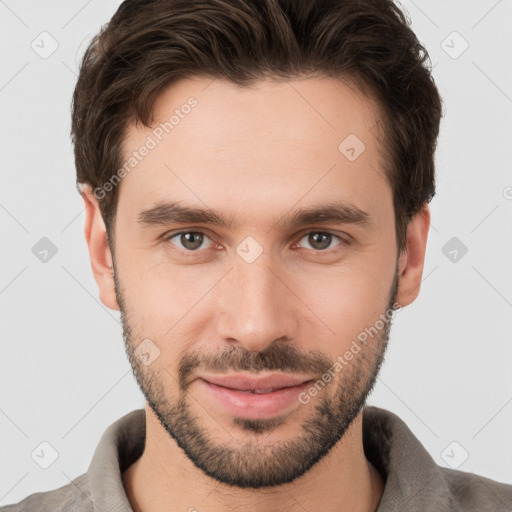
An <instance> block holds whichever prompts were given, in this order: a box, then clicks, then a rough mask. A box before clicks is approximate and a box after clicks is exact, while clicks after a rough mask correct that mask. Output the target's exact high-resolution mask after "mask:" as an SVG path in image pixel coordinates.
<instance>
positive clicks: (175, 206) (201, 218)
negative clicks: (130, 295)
mask: <svg viewBox="0 0 512 512" xmlns="http://www.w3.org/2000/svg"><path fill="white" fill-rule="evenodd" d="M138 223H139V224H140V225H142V226H147V227H149V226H162V225H167V224H173V223H174V224H189V223H191V224H210V225H215V226H220V227H223V228H226V229H229V230H234V229H236V228H237V227H238V223H237V222H236V221H235V219H234V217H233V216H230V217H226V216H224V215H223V214H221V213H219V212H216V211H215V210H212V209H209V208H202V207H195V206H186V205H182V204H180V201H168V202H167V201H166V202H160V203H158V204H156V205H155V206H154V207H152V208H149V209H147V210H143V211H141V212H140V213H139V215H138ZM315 223H335V224H358V225H371V224H373V223H374V222H373V220H372V216H371V215H370V214H369V213H368V212H365V211H364V210H362V209H361V208H359V207H358V206H356V205H354V204H350V203H342V202H331V203H327V204H321V205H317V206H315V205H313V206H309V207H308V208H301V209H299V210H297V211H295V212H292V213H287V214H286V215H284V216H283V217H282V218H281V219H279V220H278V221H277V222H276V223H275V224H274V226H273V227H279V228H285V227H289V228H296V227H299V226H302V225H306V224H315Z"/></svg>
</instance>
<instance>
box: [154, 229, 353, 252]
mask: <svg viewBox="0 0 512 512" xmlns="http://www.w3.org/2000/svg"><path fill="white" fill-rule="evenodd" d="M190 233H194V234H200V235H203V236H206V237H207V238H210V237H209V236H208V235H207V234H206V233H205V232H203V231H192V230H186V231H177V232H172V233H168V234H166V235H165V236H164V240H165V241H166V242H171V239H173V238H175V237H177V236H179V235H185V234H190ZM311 234H322V235H330V236H332V237H334V238H336V239H338V241H339V243H338V244H337V245H335V246H334V247H332V248H330V249H323V250H315V249H308V250H310V251H312V252H314V253H317V254H318V255H321V254H332V253H333V252H337V251H338V250H340V246H344V245H349V241H348V240H347V239H346V238H344V237H342V236H341V235H337V234H336V233H332V232H331V231H324V230H319V229H316V230H310V231H307V232H305V233H302V234H301V235H300V237H299V239H298V241H299V242H300V241H301V240H302V239H303V238H304V237H305V236H307V235H311ZM210 240H211V238H210ZM172 245H174V244H172ZM175 247H176V250H177V251H178V252H179V253H180V254H182V255H184V256H186V257H192V258H193V257H197V256H199V255H201V253H202V252H203V251H206V249H197V250H195V251H191V250H186V249H181V248H179V247H177V246H175Z"/></svg>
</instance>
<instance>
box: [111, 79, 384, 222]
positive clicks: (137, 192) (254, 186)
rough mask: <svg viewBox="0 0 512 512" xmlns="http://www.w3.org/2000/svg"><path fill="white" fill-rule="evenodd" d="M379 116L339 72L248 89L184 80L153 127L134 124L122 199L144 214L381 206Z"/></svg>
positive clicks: (165, 96) (161, 102) (161, 100)
mask: <svg viewBox="0 0 512 512" xmlns="http://www.w3.org/2000/svg"><path fill="white" fill-rule="evenodd" d="M378 122H379V116H378V111H377V109H376V107H375V105H374V103H373V102H372V101H371V100H370V99H369V98H368V97H366V96H365V95H364V94H363V93H362V92H361V91H359V90H358V89H357V88H356V87H355V86H353V85H350V84H348V83H346V82H343V81H341V80H337V79H333V78H307V79H301V80H291V81H281V82H276V81H274V80H272V79H270V78H269V79H265V80H263V81H261V82H258V83H256V84H254V85H251V86H250V87H240V86H238V85H235V84H233V83H231V82H227V81H223V80H211V79H204V78H193V79H182V80H180V81H178V82H176V83H174V84H173V85H172V86H170V87H168V88H167V89H166V90H165V91H164V92H163V93H162V94H161V95H160V96H159V97H158V98H157V101H156V102H155V105H154V122H153V125H152V126H151V127H150V128H147V127H141V126H140V125H130V127H129V130H128V133H127V137H126V139H125V141H124V155H125V162H124V163H125V164H126V163H127V162H128V161H129V160H130V159H131V160H132V162H131V163H132V164H134V165H133V166H130V165H127V166H126V168H127V169H129V172H127V173H125V174H126V177H124V178H123V180H122V181H121V184H120V187H121V190H120V191H119V192H120V198H119V201H120V203H122V202H125V201H127V200H128V199H129V200H130V205H131V207H139V209H141V210H142V209H147V208H148V207H149V206H150V204H148V203H149V202H153V203H158V202H161V201H164V200H167V199H171V200H180V199H188V200H191V201H193V202H196V203H197V202H198V200H199V201H201V202H203V203H205V204H208V206H210V207H213V206H214V205H213V204H211V203H215V207H218V206H219V205H224V209H226V208H229V207H230V206H232V209H233V211H234V210H235V209H236V210H237V211H240V209H244V205H245V209H248V208H249V207H251V208H259V209H260V210H263V211H268V208H269V206H270V205H273V207H277V206H279V205H281V207H287V208H289V207H291V206H292V205H293V204H296V203H297V202H298V201H302V202H303V203H304V204H306V203H307V201H311V202H312V203H318V202H319V201H322V200H323V199H325V200H327V201H329V200H332V201H335V200H340V199H344V198H346V199H352V201H351V202H352V203H357V201H354V200H353V199H354V198H355V197H356V198H358V199H359V201H360V202H359V204H360V206H361V208H362V209H366V210H369V209H372V208H373V210H374V211H375V209H378V204H377V203H376V199H377V198H376V195H378V194H379V192H380V193H382V192H383V191H386V192H387V193H390V189H389V185H388V183H387V180H386V178H385V176H384V173H383V171H382V157H381V146H380V142H379V141H378V140H377V133H378V130H377V125H378ZM144 146H147V147H149V149H148V150H144V151H143V152H144V156H143V157H141V156H140V153H141V149H142V148H143V147H144ZM136 153H138V156H137V157H136V156H133V155H135V154H136ZM134 159H136V161H135V160H134ZM372 204H373V206H372ZM387 206H389V204H388V205H387ZM381 207H382V208H384V205H381ZM375 213H377V214H378V212H375Z"/></svg>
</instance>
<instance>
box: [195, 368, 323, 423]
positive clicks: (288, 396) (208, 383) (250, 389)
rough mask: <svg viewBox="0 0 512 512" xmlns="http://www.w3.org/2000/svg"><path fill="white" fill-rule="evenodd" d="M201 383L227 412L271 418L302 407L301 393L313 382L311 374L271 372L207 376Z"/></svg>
mask: <svg viewBox="0 0 512 512" xmlns="http://www.w3.org/2000/svg"><path fill="white" fill-rule="evenodd" d="M198 382H199V384H200V385H201V387H202V388H203V389H204V391H205V392H206V393H207V394H208V397H209V398H210V399H213V400H214V403H216V404H217V405H219V406H220V407H221V408H222V410H224V412H227V413H228V414H230V415H232V416H238V417H241V418H259V419H264V418H271V417H274V416H276V415H279V414H284V413H286V412H288V411H290V410H292V409H293V408H294V407H298V406H299V405H300V402H299V400H298V397H299V394H300V393H301V392H302V391H304V390H305V389H306V388H307V387H308V386H310V385H311V383H312V382H313V379H311V378H308V377H298V376H290V375H284V374H271V375H265V376H258V377H252V376H248V375H241V374H238V375H223V376H203V377H201V378H199V379H198Z"/></svg>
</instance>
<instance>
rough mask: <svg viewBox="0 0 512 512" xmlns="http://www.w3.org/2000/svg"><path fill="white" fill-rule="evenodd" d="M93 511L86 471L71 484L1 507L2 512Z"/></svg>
mask: <svg viewBox="0 0 512 512" xmlns="http://www.w3.org/2000/svg"><path fill="white" fill-rule="evenodd" d="M35 510H37V512H64V511H66V512H67V511H69V510H73V511H76V512H82V511H83V512H93V510H94V509H93V504H92V501H91V499H90V491H89V481H88V476H87V474H86V473H84V474H83V475H80V476H78V477H77V478H75V479H74V480H72V481H71V482H70V483H69V484H66V485H63V486H62V487H59V488H57V489H52V490H51V491H46V492H35V493H33V494H30V495H29V496H27V497H26V498H24V499H23V500H21V501H20V502H18V503H13V504H11V505H5V506H2V507H0V512H34V511H35Z"/></svg>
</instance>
